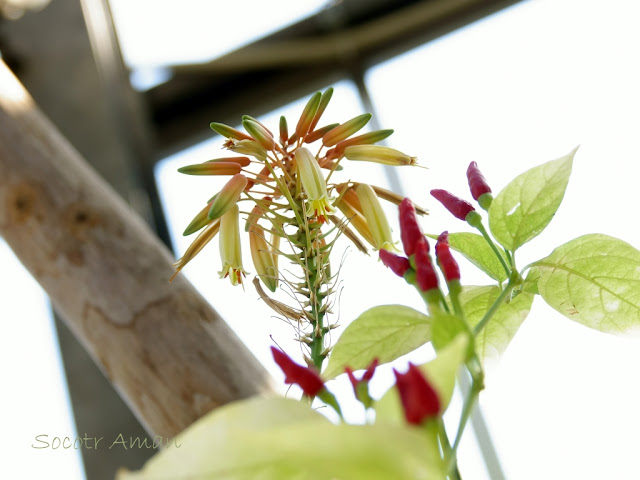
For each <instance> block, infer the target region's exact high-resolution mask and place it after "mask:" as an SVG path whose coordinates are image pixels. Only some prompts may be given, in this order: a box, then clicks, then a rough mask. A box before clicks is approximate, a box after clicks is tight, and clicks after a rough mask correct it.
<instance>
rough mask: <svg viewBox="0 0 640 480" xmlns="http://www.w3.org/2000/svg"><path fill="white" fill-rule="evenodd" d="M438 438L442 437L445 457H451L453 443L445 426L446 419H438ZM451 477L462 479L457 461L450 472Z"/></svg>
mask: <svg viewBox="0 0 640 480" xmlns="http://www.w3.org/2000/svg"><path fill="white" fill-rule="evenodd" d="M438 438H439V439H440V445H441V447H442V453H443V454H444V458H450V457H451V455H452V450H451V443H450V442H449V437H448V436H447V430H446V429H445V428H444V421H443V420H442V418H440V419H438ZM449 478H450V479H451V480H461V477H460V471H459V470H458V463H457V462H456V463H455V465H453V468H452V469H451V471H450V472H449Z"/></svg>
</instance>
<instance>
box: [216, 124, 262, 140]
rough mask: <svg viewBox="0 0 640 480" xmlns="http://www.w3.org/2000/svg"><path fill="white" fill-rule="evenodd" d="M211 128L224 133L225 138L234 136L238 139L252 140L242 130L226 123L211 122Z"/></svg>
mask: <svg viewBox="0 0 640 480" xmlns="http://www.w3.org/2000/svg"><path fill="white" fill-rule="evenodd" d="M209 126H210V127H211V130H213V131H214V132H216V133H218V134H220V135H222V136H223V137H225V138H234V139H236V140H251V139H252V138H251V137H250V136H249V135H247V134H246V133H242V132H241V131H240V130H236V129H235V128H233V127H230V126H229V125H225V124H224V123H217V122H211V123H210V124H209Z"/></svg>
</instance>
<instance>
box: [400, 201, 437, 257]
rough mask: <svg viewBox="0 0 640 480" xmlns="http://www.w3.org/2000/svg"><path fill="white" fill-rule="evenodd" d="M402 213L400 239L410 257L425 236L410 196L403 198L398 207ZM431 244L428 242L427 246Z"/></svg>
mask: <svg viewBox="0 0 640 480" xmlns="http://www.w3.org/2000/svg"><path fill="white" fill-rule="evenodd" d="M398 210H399V212H400V215H399V217H400V218H399V220H400V239H401V240H402V246H403V247H404V253H405V254H406V255H407V256H408V257H410V256H411V255H413V254H414V252H415V250H416V244H417V243H418V242H419V241H420V240H421V239H422V238H424V233H422V228H420V224H419V223H418V218H417V217H416V210H415V208H414V207H413V203H412V202H411V200H409V199H408V198H405V199H404V200H402V203H400V207H399V208H398ZM428 246H429V244H428V243H427V247H428Z"/></svg>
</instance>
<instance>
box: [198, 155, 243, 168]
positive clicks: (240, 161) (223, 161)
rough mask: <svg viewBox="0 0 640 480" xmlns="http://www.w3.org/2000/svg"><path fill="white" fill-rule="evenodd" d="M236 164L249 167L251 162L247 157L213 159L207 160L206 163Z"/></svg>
mask: <svg viewBox="0 0 640 480" xmlns="http://www.w3.org/2000/svg"><path fill="white" fill-rule="evenodd" d="M228 162H232V163H237V164H238V165H240V166H241V167H248V166H249V165H251V160H249V157H224V158H214V159H213V160H207V162H206V163H228Z"/></svg>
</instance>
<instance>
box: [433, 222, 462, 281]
mask: <svg viewBox="0 0 640 480" xmlns="http://www.w3.org/2000/svg"><path fill="white" fill-rule="evenodd" d="M435 250H436V259H437V260H438V264H439V265H440V270H442V273H443V274H444V278H445V280H446V281H447V283H449V282H451V281H453V280H460V267H458V262H456V259H455V258H453V255H451V250H450V249H449V233H448V232H442V233H441V234H440V236H439V237H438V241H437V242H436V248H435Z"/></svg>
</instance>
